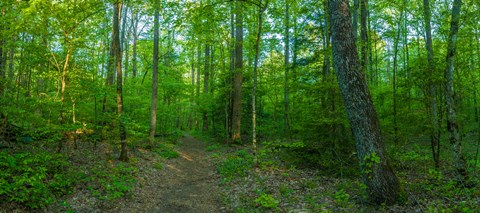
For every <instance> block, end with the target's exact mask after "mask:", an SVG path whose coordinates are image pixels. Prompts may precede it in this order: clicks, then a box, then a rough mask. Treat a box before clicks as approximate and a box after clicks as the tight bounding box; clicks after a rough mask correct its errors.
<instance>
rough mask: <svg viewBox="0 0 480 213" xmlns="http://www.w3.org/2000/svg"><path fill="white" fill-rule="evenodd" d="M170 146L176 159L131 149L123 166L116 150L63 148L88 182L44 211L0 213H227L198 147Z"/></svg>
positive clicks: (191, 142)
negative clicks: (86, 177) (126, 162)
mask: <svg viewBox="0 0 480 213" xmlns="http://www.w3.org/2000/svg"><path fill="white" fill-rule="evenodd" d="M175 143H176V145H175V146H173V147H174V150H175V151H176V153H178V154H175V156H176V157H171V158H170V157H167V158H165V157H161V156H160V155H159V153H157V152H155V149H152V150H149V149H143V148H140V147H135V148H133V149H130V163H128V164H122V163H121V162H118V161H117V160H116V155H117V153H118V150H115V148H114V146H110V145H108V144H99V145H98V147H96V148H95V149H92V148H93V145H87V144H84V145H80V146H79V147H78V149H73V147H72V146H73V145H72V144H70V145H68V144H67V146H66V149H65V150H64V151H63V152H64V154H65V155H67V156H68V159H69V161H70V162H71V163H72V164H73V167H74V168H75V170H77V171H79V172H80V173H83V174H85V175H84V176H88V181H85V182H82V181H79V184H76V186H75V187H74V189H73V190H72V192H71V193H70V194H67V195H65V196H63V197H61V198H59V199H58V200H57V201H56V202H55V203H52V204H51V205H49V206H47V207H45V208H40V209H30V208H27V207H25V206H22V205H19V204H16V203H3V204H2V205H0V212H17V213H24V212H88V213H94V212H116V213H120V212H162V213H163V212H165V213H168V212H182V213H189V212H195V213H197V212H200V213H201V212H227V208H226V207H224V205H223V204H222V198H221V197H222V196H221V190H220V189H219V186H218V182H219V179H220V177H219V175H218V173H217V172H216V169H215V165H214V164H213V163H212V159H211V158H209V155H208V153H207V152H206V151H205V145H204V143H203V142H201V141H199V140H196V139H195V138H193V137H192V136H190V135H188V134H185V135H184V136H183V137H181V138H180V139H179V140H177V141H176V142H175ZM177 156H178V157H177ZM92 162H96V163H92ZM112 168H113V170H112ZM115 168H116V169H117V170H116V169H115ZM130 168H132V169H130ZM118 170H120V173H118V174H117V173H116V174H112V173H115V171H118ZM112 171H113V172H112ZM122 174H123V177H122ZM76 178H78V179H82V178H83V179H85V177H80V176H77V177H76ZM129 183H131V184H129ZM0 203H1V202H0Z"/></svg>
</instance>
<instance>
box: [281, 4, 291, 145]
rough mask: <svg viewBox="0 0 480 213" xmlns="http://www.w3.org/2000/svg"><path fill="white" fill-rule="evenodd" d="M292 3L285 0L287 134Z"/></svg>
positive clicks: (285, 131)
mask: <svg viewBox="0 0 480 213" xmlns="http://www.w3.org/2000/svg"><path fill="white" fill-rule="evenodd" d="M289 10H290V5H289V1H288V0H285V41H284V42H285V82H284V83H285V85H284V94H283V95H284V96H283V104H284V108H283V110H284V111H283V134H284V135H285V136H287V135H288V132H289V129H290V123H289V110H290V109H289V104H290V103H289V100H288V98H289V96H290V94H289V93H290V91H289V81H288V77H289V71H290V62H289V60H290V32H289V30H290V26H289V24H290V23H289V22H290V12H289Z"/></svg>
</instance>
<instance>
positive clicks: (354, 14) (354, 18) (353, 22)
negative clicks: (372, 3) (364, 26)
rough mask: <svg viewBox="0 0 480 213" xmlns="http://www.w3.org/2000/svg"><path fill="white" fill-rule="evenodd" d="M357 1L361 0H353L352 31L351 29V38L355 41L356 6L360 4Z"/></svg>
mask: <svg viewBox="0 0 480 213" xmlns="http://www.w3.org/2000/svg"><path fill="white" fill-rule="evenodd" d="M359 1H361V0H353V18H352V31H353V38H354V39H355V42H357V36H358V8H359V5H360V2H359ZM362 1H363V0H362Z"/></svg>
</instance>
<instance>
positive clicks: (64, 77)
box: [57, 35, 72, 152]
mask: <svg viewBox="0 0 480 213" xmlns="http://www.w3.org/2000/svg"><path fill="white" fill-rule="evenodd" d="M65 37H66V40H67V55H66V56H65V62H64V64H63V70H62V79H61V84H62V86H61V98H60V102H61V106H60V126H63V125H64V124H65V115H64V107H65V88H66V85H67V83H66V81H67V69H68V63H69V60H70V54H71V45H72V42H71V40H69V38H68V35H65ZM63 143H64V139H61V140H58V147H57V152H60V151H62V148H63Z"/></svg>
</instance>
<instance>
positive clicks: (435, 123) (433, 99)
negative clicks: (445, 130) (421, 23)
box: [423, 0, 440, 168]
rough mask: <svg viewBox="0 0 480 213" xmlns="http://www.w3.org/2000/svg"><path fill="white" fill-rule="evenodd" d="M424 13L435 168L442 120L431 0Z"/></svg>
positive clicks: (438, 160) (424, 0)
mask: <svg viewBox="0 0 480 213" xmlns="http://www.w3.org/2000/svg"><path fill="white" fill-rule="evenodd" d="M423 14H424V20H425V32H426V33H425V34H426V39H427V40H426V46H425V47H426V49H427V62H428V70H427V76H428V92H429V97H428V98H429V102H430V104H429V110H430V125H431V127H430V128H431V133H430V134H431V135H430V139H431V148H432V155H433V161H434V162H435V168H439V167H440V122H439V116H438V109H437V92H436V91H437V87H436V84H435V80H434V79H435V62H434V61H433V56H434V54H433V45H432V27H431V23H430V22H431V17H432V12H431V10H430V0H423Z"/></svg>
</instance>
